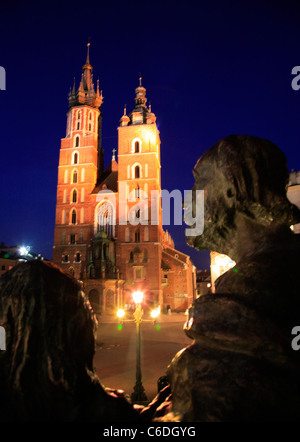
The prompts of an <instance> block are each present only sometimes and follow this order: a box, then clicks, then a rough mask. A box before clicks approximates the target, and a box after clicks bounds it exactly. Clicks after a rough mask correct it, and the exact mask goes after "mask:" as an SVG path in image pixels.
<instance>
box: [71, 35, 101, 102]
mask: <svg viewBox="0 0 300 442" xmlns="http://www.w3.org/2000/svg"><path fill="white" fill-rule="evenodd" d="M90 45H91V43H90V41H88V43H87V54H86V61H85V64H84V65H83V66H82V74H81V81H80V84H79V88H78V91H77V92H76V90H75V83H74V85H73V90H72V91H71V93H70V94H69V107H72V106H76V105H78V104H88V105H90V106H92V107H97V108H99V107H100V106H101V104H102V102H103V97H102V92H101V94H100V92H99V80H98V81H97V90H96V92H95V89H94V83H93V66H92V65H91V63H90Z"/></svg>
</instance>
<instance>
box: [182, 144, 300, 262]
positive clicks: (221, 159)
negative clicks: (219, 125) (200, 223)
mask: <svg viewBox="0 0 300 442" xmlns="http://www.w3.org/2000/svg"><path fill="white" fill-rule="evenodd" d="M194 177H195V185H194V187H193V190H204V232H203V234H202V235H199V236H195V237H193V236H187V237H186V239H187V243H188V244H190V245H191V246H193V247H195V248H197V249H199V250H201V249H208V250H213V251H216V252H220V253H224V254H226V255H228V256H230V257H231V258H232V259H235V260H236V259H238V258H240V255H241V251H240V247H243V244H244V245H245V249H247V248H248V249H249V244H250V240H253V239H254V238H256V239H257V240H258V241H259V235H260V236H261V239H263V242H264V241H265V239H266V238H268V237H269V236H270V235H271V236H272V235H273V234H274V233H275V232H279V231H281V230H282V229H289V227H290V226H291V225H292V224H296V223H298V222H300V215H299V213H300V212H299V210H298V208H297V207H296V206H294V205H293V204H291V203H290V202H289V200H288V199H287V196H286V191H287V184H288V178H289V173H288V168H287V163H286V157H285V155H284V154H283V153H282V152H281V150H280V149H279V148H278V147H277V146H276V145H275V144H273V143H272V142H270V141H268V140H265V139H262V138H258V137H253V136H243V135H231V136H228V137H226V138H223V139H221V140H219V141H218V142H217V143H216V144H215V145H214V146H213V147H211V148H210V149H208V150H207V151H206V152H205V153H204V154H203V155H202V156H201V157H200V158H199V160H198V162H197V164H196V166H195V168H194ZM187 210H188V211H192V212H193V216H194V217H195V213H194V212H195V210H196V207H195V204H194V202H193V204H192V205H191V206H190V207H187ZM250 248H251V247H250ZM238 249H239V250H238Z"/></svg>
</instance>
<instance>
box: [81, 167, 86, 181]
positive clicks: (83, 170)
mask: <svg viewBox="0 0 300 442" xmlns="http://www.w3.org/2000/svg"><path fill="white" fill-rule="evenodd" d="M84 180H85V168H83V169H82V170H81V182H82V183H84Z"/></svg>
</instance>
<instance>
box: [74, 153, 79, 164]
mask: <svg viewBox="0 0 300 442" xmlns="http://www.w3.org/2000/svg"><path fill="white" fill-rule="evenodd" d="M73 164H78V152H75V153H74V156H73Z"/></svg>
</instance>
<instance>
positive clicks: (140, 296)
mask: <svg viewBox="0 0 300 442" xmlns="http://www.w3.org/2000/svg"><path fill="white" fill-rule="evenodd" d="M132 298H133V300H134V302H135V303H136V304H141V302H142V300H143V292H139V291H137V292H134V293H132Z"/></svg>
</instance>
